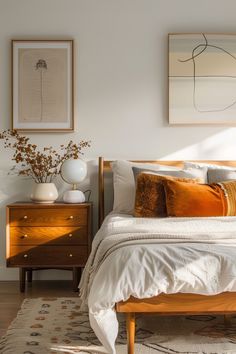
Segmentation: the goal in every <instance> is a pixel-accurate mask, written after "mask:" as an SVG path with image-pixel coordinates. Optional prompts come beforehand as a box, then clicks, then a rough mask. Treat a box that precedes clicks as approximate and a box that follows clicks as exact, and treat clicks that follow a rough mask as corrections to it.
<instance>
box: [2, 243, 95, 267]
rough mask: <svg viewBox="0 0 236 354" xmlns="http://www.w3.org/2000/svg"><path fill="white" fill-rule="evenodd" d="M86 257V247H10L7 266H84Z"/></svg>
mask: <svg viewBox="0 0 236 354" xmlns="http://www.w3.org/2000/svg"><path fill="white" fill-rule="evenodd" d="M87 257H88V249H87V246H73V247H70V246H38V247H32V246H12V247H11V252H10V257H9V258H8V260H7V264H8V265H9V266H15V267H27V266H28V267H48V266H54V267H57V266H58V267H60V266H84V265H85V263H86V260H87Z"/></svg>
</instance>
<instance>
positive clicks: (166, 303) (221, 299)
mask: <svg viewBox="0 0 236 354" xmlns="http://www.w3.org/2000/svg"><path fill="white" fill-rule="evenodd" d="M116 311H117V312H123V313H126V328H127V351H128V354H134V343H135V313H136V312H139V313H140V312H141V313H155V314H157V315H161V316H165V315H166V316H168V315H169V316H170V315H171V316H173V315H201V314H215V315H216V314H218V315H219V314H221V315H225V319H226V320H227V321H228V316H227V315H233V314H236V292H225V293H221V294H218V295H209V296H208V295H198V294H182V293H179V294H160V295H158V296H154V297H151V298H149V299H136V298H134V297H130V298H129V300H127V301H121V302H119V303H117V304H116Z"/></svg>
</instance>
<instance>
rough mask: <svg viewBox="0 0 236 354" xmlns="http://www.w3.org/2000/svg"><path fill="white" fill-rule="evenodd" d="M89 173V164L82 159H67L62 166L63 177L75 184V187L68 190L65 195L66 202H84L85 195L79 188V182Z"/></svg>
mask: <svg viewBox="0 0 236 354" xmlns="http://www.w3.org/2000/svg"><path fill="white" fill-rule="evenodd" d="M86 175H87V164H86V162H84V161H83V160H80V159H72V160H66V161H65V162H63V164H62V166H61V177H62V179H63V180H64V181H65V182H67V183H69V184H72V185H73V189H72V190H69V191H66V192H65V193H64V195H63V201H64V202H65V203H83V202H85V195H84V193H83V192H81V191H79V190H77V184H78V183H80V182H82V181H83V180H84V179H85V177H86Z"/></svg>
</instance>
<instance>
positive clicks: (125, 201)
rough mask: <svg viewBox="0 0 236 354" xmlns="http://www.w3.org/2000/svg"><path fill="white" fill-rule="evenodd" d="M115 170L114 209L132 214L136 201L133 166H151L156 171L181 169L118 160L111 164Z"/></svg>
mask: <svg viewBox="0 0 236 354" xmlns="http://www.w3.org/2000/svg"><path fill="white" fill-rule="evenodd" d="M111 167H112V171H113V188H114V203H113V211H115V212H117V213H126V214H132V213H133V210H134V201H135V180H134V174H133V170H132V167H140V168H150V169H152V170H155V171H161V170H165V171H179V169H178V168H176V167H173V166H166V165H157V164H148V163H136V162H130V161H125V160H117V161H114V162H112V164H111Z"/></svg>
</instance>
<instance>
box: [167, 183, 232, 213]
mask: <svg viewBox="0 0 236 354" xmlns="http://www.w3.org/2000/svg"><path fill="white" fill-rule="evenodd" d="M163 183H164V188H165V195H166V208H167V214H168V216H180V217H181V216H225V215H228V214H227V212H228V206H227V198H226V195H225V191H224V189H223V188H222V186H221V185H218V184H210V185H208V184H194V183H185V182H179V181H171V180H166V181H164V182H163ZM234 183H235V182H234Z"/></svg>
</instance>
